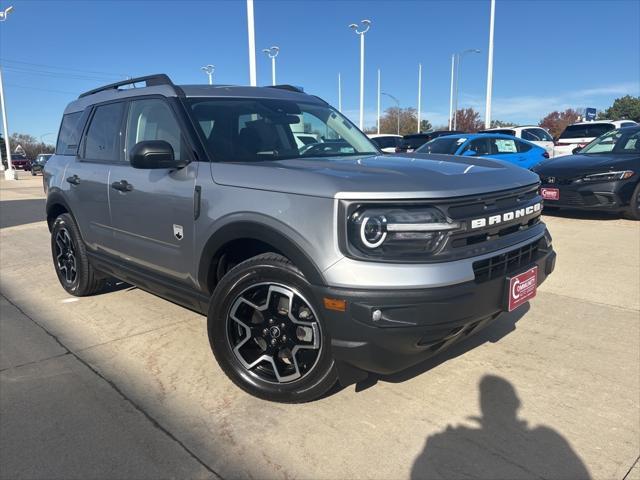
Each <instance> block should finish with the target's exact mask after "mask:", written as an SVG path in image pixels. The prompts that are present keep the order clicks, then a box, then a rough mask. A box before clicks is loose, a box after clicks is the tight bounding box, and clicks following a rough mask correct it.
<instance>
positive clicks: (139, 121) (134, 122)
mask: <svg viewBox="0 0 640 480" xmlns="http://www.w3.org/2000/svg"><path fill="white" fill-rule="evenodd" d="M145 140H164V141H165V142H168V143H169V144H170V145H171V147H172V148H173V155H174V157H175V158H176V160H182V152H184V151H186V150H185V149H184V148H183V145H182V144H183V142H182V135H181V133H180V126H179V125H178V122H177V121H176V118H175V117H174V115H173V112H172V111H171V108H170V107H169V105H168V104H167V103H166V102H165V101H164V100H161V99H159V98H151V99H147V100H134V101H133V102H131V107H130V108H129V117H128V119H127V150H126V152H127V155H128V154H129V153H130V152H131V150H132V149H133V147H134V146H135V145H136V143H138V142H142V141H145Z"/></svg>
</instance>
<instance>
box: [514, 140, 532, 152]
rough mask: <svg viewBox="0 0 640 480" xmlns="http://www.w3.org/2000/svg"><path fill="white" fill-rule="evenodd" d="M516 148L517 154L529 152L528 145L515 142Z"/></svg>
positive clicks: (529, 146) (529, 147)
mask: <svg viewBox="0 0 640 480" xmlns="http://www.w3.org/2000/svg"><path fill="white" fill-rule="evenodd" d="M516 146H517V147H518V152H519V153H524V152H528V151H529V150H531V145H530V144H528V143H524V142H516Z"/></svg>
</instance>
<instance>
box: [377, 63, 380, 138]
mask: <svg viewBox="0 0 640 480" xmlns="http://www.w3.org/2000/svg"><path fill="white" fill-rule="evenodd" d="M377 123H378V135H380V69H378V122H377Z"/></svg>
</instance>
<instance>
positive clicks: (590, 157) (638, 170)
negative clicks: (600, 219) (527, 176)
mask: <svg viewBox="0 0 640 480" xmlns="http://www.w3.org/2000/svg"><path fill="white" fill-rule="evenodd" d="M533 171H534V172H536V173H537V174H538V175H539V176H540V180H541V181H542V186H541V188H540V193H541V194H542V197H543V198H544V199H545V206H546V207H549V206H550V207H562V208H572V209H585V210H604V211H612V212H624V213H626V214H627V216H628V217H630V218H632V219H635V220H640V126H635V127H625V128H620V129H617V130H612V131H610V132H608V133H605V134H604V135H602V136H600V137H598V138H596V139H595V140H594V141H593V142H591V143H590V144H589V145H587V146H586V147H584V148H583V149H582V150H580V151H579V153H577V154H576V155H567V156H563V157H557V158H552V159H550V160H547V161H545V162H543V163H541V164H540V165H538V166H537V167H535V168H534V169H533Z"/></svg>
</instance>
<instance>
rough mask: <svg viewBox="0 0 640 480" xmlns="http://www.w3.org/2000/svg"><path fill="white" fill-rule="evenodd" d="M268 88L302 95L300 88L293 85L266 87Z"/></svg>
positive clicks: (302, 90)
mask: <svg viewBox="0 0 640 480" xmlns="http://www.w3.org/2000/svg"><path fill="white" fill-rule="evenodd" d="M268 88H278V89H280V90H289V91H290V92H298V93H304V89H303V88H302V87H296V86H294V85H268Z"/></svg>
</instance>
